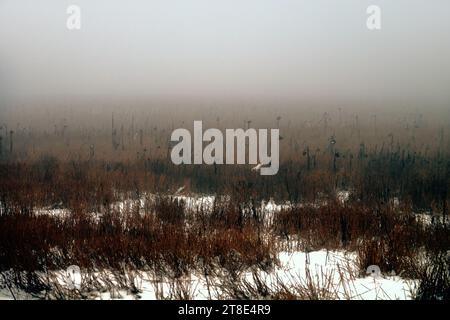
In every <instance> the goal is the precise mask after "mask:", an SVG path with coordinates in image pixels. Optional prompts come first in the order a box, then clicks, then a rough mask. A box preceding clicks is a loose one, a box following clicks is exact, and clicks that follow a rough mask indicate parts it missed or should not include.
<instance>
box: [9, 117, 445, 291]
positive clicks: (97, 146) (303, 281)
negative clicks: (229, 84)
mask: <svg viewBox="0 0 450 320" xmlns="http://www.w3.org/2000/svg"><path fill="white" fill-rule="evenodd" d="M214 112H215V110H212V109H211V110H209V109H208V112H207V119H209V120H208V121H209V122H208V124H209V125H211V127H216V128H226V127H232V128H236V127H242V128H248V127H262V128H264V127H276V128H280V134H281V136H282V137H281V138H280V139H281V141H280V171H279V173H278V174H277V175H275V176H260V175H259V174H257V173H255V172H253V171H252V170H251V168H252V166H251V165H230V166H227V165H211V166H207V165H180V166H176V165H173V164H172V163H171V161H170V158H169V152H170V148H171V144H170V142H169V139H170V132H171V131H172V130H173V129H174V128H178V127H186V128H188V129H189V128H191V126H192V121H191V119H190V118H189V119H184V118H180V116H176V115H173V116H171V115H165V116H164V117H163V118H161V119H160V118H156V117H155V114H150V115H149V116H148V117H147V116H142V115H138V114H136V116H134V115H130V114H126V115H124V114H119V113H118V112H116V113H114V112H113V113H108V115H107V116H105V114H102V115H93V116H92V117H91V118H90V119H89V120H86V119H85V120H79V119H77V117H76V115H73V114H72V113H71V112H70V110H69V111H68V112H67V114H66V115H65V116H59V115H58V116H56V115H55V116H52V113H51V112H47V113H45V112H43V114H42V119H44V120H45V121H44V120H42V119H41V122H39V120H35V121H36V123H27V122H26V121H24V120H23V119H26V114H25V113H23V114H22V116H23V119H14V120H15V122H13V121H9V124H6V123H5V124H3V125H2V127H1V130H0V136H1V137H0V138H1V140H0V159H1V161H0V274H1V277H0V292H1V296H2V297H4V298H9V299H21V298H38V299H70V298H75V299H87V298H100V299H101V298H105V299H109V298H131V299H134V298H151V299H194V298H195V299H197V298H198V299H396V298H397V299H449V298H450V271H449V267H450V232H449V231H450V230H449V228H450V223H449V217H448V211H449V204H450V193H449V187H450V124H449V122H448V119H435V118H429V117H427V116H426V115H422V114H419V113H414V114H407V115H396V116H391V115H384V118H383V115H368V114H365V115H359V116H358V115H357V114H353V113H349V112H347V113H344V112H342V111H341V109H337V110H336V111H335V112H333V113H331V112H330V113H327V112H325V113H322V112H320V113H318V114H316V115H310V116H308V118H302V117H301V116H297V117H294V116H289V115H285V114H283V113H282V112H280V114H274V115H273V116H271V120H267V119H268V118H269V116H266V115H267V114H265V115H264V116H263V117H262V118H261V119H264V120H258V119H252V117H251V113H252V112H251V109H250V111H247V112H242V113H241V114H237V115H236V114H233V115H228V116H219V115H218V114H215V113H214ZM16 113H19V112H16ZM196 116H198V117H200V116H199V115H195V113H193V115H192V116H191V117H192V119H195V117H196ZM96 117H99V118H100V117H101V119H102V120H101V121H98V122H97V121H96ZM105 118H107V120H105ZM68 119H70V120H68ZM386 119H388V120H386ZM205 123H206V122H205ZM322 260H323V261H322ZM371 265H376V266H378V267H379V268H380V270H381V274H379V275H376V276H373V275H368V274H366V271H367V268H368V267H369V266H371ZM69 266H78V268H79V270H80V271H79V273H78V274H76V275H75V277H78V278H79V279H77V286H75V287H74V286H68V285H67V283H68V282H70V283H72V282H73V281H74V280H73V279H72V280H70V281H67V275H66V271H65V270H66V269H67V268H68V267H69ZM70 276H71V275H69V277H70ZM72 276H73V275H72ZM393 287H394V288H393ZM399 291H400V293H399Z"/></svg>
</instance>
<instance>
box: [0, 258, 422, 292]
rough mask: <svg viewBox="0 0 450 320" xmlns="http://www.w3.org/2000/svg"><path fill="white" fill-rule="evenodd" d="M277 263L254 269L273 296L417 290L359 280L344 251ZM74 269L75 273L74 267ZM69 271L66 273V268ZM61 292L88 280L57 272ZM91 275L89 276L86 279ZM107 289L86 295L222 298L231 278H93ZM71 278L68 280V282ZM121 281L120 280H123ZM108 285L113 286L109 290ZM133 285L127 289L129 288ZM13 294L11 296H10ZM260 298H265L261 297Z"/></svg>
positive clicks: (389, 279) (383, 280)
mask: <svg viewBox="0 0 450 320" xmlns="http://www.w3.org/2000/svg"><path fill="white" fill-rule="evenodd" d="M278 258H279V260H280V265H279V266H277V267H276V268H275V269H274V270H272V271H270V272H267V273H266V272H264V271H261V270H258V271H256V272H257V275H258V277H259V278H260V279H262V280H263V281H264V282H265V284H266V285H267V286H268V288H271V289H272V290H273V291H274V292H275V291H276V290H279V289H280V288H281V285H282V287H284V288H289V290H290V291H291V292H293V293H295V292H297V291H296V290H298V292H300V291H301V290H302V288H303V289H304V288H311V287H314V288H315V290H316V291H317V292H319V297H321V298H324V299H352V300H355V299H356V300H375V299H377V300H378V299H380V300H386V299H402V300H403V299H411V298H412V296H411V294H412V292H413V291H414V288H415V287H416V286H417V282H416V281H414V280H405V279H402V278H401V277H397V276H382V275H380V276H372V275H363V276H359V275H358V271H357V268H356V266H355V264H354V262H355V259H356V256H355V255H354V254H352V253H346V252H342V251H326V250H321V251H314V252H309V253H305V252H292V253H289V252H280V253H279V256H278ZM75 270H76V269H75ZM69 271H70V270H69ZM57 275H58V281H59V282H60V285H61V286H62V288H64V289H67V290H69V292H70V290H72V289H80V290H81V291H83V288H84V287H85V286H86V283H87V281H89V276H87V275H84V274H83V271H82V270H81V274H79V273H76V274H75V275H73V274H71V275H67V272H66V271H60V272H58V273H57ZM90 276H91V277H92V275H90ZM94 276H95V277H96V278H97V279H98V282H100V283H102V284H103V285H104V287H105V290H98V291H92V290H90V291H89V292H86V293H85V295H86V297H89V298H90V299H133V300H134V299H145V300H154V299H157V298H159V299H161V298H172V299H174V298H177V297H178V295H177V292H183V293H184V294H185V295H187V296H189V297H191V298H192V299H199V300H204V299H226V298H229V297H228V296H227V292H226V284H227V283H229V282H227V281H229V279H226V278H224V277H226V275H224V277H218V276H217V275H214V276H210V277H208V278H205V276H204V275H197V274H191V275H189V276H188V277H184V278H181V279H179V280H170V279H162V278H157V277H154V276H153V275H152V274H151V273H147V272H142V271H141V272H139V271H136V272H132V271H130V273H129V274H128V275H127V277H128V278H127V281H129V282H130V283H133V284H134V286H135V288H136V289H137V290H133V291H134V292H131V291H132V290H130V289H124V288H122V289H121V288H120V287H121V286H120V285H117V282H118V280H117V278H115V276H114V275H113V274H112V273H110V272H108V271H103V272H98V273H96V274H94ZM68 277H70V279H71V280H68ZM240 277H241V279H242V283H245V284H246V285H247V286H254V287H255V288H256V283H255V278H254V274H252V272H250V271H248V272H243V273H242V274H241V275H240ZM122 280H123V279H122ZM111 283H115V284H116V285H117V286H116V285H115V286H113V287H115V288H113V289H111V288H112V287H111ZM130 287H131V286H130ZM13 294H14V296H13ZM13 294H12V293H11V291H10V290H9V289H8V288H2V289H1V290H0V299H13V298H14V297H15V298H20V299H37V298H39V295H37V296H36V295H34V296H31V295H29V294H26V293H24V292H21V291H20V290H17V289H13ZM258 298H266V297H264V296H260V297H258Z"/></svg>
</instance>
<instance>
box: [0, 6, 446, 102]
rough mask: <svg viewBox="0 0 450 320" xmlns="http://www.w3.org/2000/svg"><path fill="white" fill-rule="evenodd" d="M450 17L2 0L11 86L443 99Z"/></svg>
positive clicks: (439, 9)
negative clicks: (73, 7) (378, 26)
mask: <svg viewBox="0 0 450 320" xmlns="http://www.w3.org/2000/svg"><path fill="white" fill-rule="evenodd" d="M69 4H77V5H79V6H80V7H81V10H82V16H81V18H82V20H81V21H82V28H81V30H80V31H68V30H67V29H66V19H67V14H66V8H67V6H68V5H69ZM370 4H376V5H379V6H380V7H381V9H382V30H380V31H375V32H374V31H369V30H367V28H366V18H367V14H366V8H367V7H368V5H370ZM449 16H450V1H448V0H432V1H430V0H391V1H387V0H386V1H376V0H372V1H366V0H340V1H337V0H335V1H332V0H220V1H219V0H159V1H154V0H145V1H138V0H135V1H115V0H71V1H62V0H40V1H33V0H0V82H1V87H2V89H1V91H0V92H1V94H3V95H4V94H9V95H11V96H25V95H33V94H40V95H65V94H67V95H85V94H102V95H105V94H106V95H108V94H111V95H123V96H133V95H168V96H170V95H192V96H218V97H234V96H244V97H253V96H254V97H278V98H308V99H318V100H320V99H342V98H343V99H346V98H351V99H362V100H369V101H370V100H371V99H402V100H407V101H418V100H420V101H430V102H431V103H433V102H437V103H443V102H448V101H450V90H449V84H450V18H449Z"/></svg>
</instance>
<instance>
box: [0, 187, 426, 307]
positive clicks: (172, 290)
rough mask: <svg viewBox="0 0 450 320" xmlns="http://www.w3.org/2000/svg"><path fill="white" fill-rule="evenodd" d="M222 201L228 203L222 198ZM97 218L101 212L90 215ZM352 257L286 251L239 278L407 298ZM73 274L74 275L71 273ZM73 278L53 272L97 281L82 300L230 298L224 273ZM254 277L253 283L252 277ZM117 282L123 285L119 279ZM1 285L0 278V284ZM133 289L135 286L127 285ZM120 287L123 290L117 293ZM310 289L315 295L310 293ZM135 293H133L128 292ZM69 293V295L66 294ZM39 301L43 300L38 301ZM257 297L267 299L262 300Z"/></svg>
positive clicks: (203, 203) (298, 288)
mask: <svg viewBox="0 0 450 320" xmlns="http://www.w3.org/2000/svg"><path fill="white" fill-rule="evenodd" d="M336 196H337V199H338V200H339V201H342V202H345V201H347V200H348V198H349V192H348V191H342V192H339V193H338V194H337V195H336ZM156 198H157V195H154V194H146V195H144V196H143V197H141V198H140V199H139V200H129V199H124V200H123V201H119V202H116V203H113V204H112V205H111V208H110V209H113V210H117V211H118V212H123V211H124V210H126V209H129V210H133V211H134V210H136V209H137V210H138V211H140V212H144V211H145V209H146V208H148V207H149V206H150V205H152V204H153V203H154V202H155V200H156ZM173 198H174V199H177V200H180V201H181V200H182V201H183V202H184V203H185V208H186V209H187V210H188V211H193V212H195V211H197V210H200V209H201V210H202V211H204V212H210V211H211V210H212V208H213V206H214V201H215V197H214V196H209V195H206V196H186V195H180V194H175V195H174V196H173ZM224 201H227V199H226V198H224ZM290 206H291V204H290V203H289V202H285V203H281V204H277V203H275V202H274V201H273V200H270V201H267V202H262V203H261V206H260V208H259V209H260V212H261V213H262V214H263V216H264V217H265V219H268V220H269V221H270V220H272V219H271V218H272V217H273V215H274V214H276V212H279V211H281V210H282V209H283V208H289V207H290ZM35 213H36V214H49V215H54V216H64V215H66V214H69V213H70V212H69V211H68V210H67V209H61V208H56V209H55V208H36V209H35ZM93 214H94V215H98V214H100V213H93ZM356 258H357V257H356V255H355V254H354V253H351V252H344V251H327V250H320V251H313V252H309V253H307V252H299V251H293V252H286V251H282V252H279V254H278V260H279V264H278V265H277V266H276V267H275V268H274V269H272V270H271V271H269V272H264V271H262V270H256V271H253V273H252V272H251V271H245V272H243V273H242V274H240V275H239V277H240V281H241V282H242V283H243V284H245V286H247V287H250V288H255V287H256V286H257V283H256V282H257V280H258V279H263V281H264V283H265V284H266V286H267V287H268V288H269V290H271V291H272V292H276V291H277V290H281V289H282V288H285V289H286V288H287V289H288V290H289V291H290V292H293V293H297V294H298V295H299V296H301V295H302V290H303V289H304V288H310V289H311V288H314V290H315V291H316V294H317V295H318V297H319V298H324V299H363V300H366V299H370V300H373V299H411V298H412V293H413V292H414V289H415V288H416V287H417V285H418V283H417V281H414V280H406V279H402V278H401V277H398V276H386V275H379V276H373V275H361V274H359V270H358V268H357V266H356ZM72 271H74V270H72ZM74 272H75V274H72V275H71V277H72V278H71V279H72V280H71V281H68V279H69V278H67V276H68V275H67V274H66V273H67V272H66V271H65V270H64V271H58V272H55V274H56V277H57V279H58V282H59V283H60V285H61V287H62V288H63V289H64V288H65V290H68V289H70V288H71V287H70V286H72V287H73V285H74V283H76V285H78V286H79V288H80V291H77V292H83V288H85V287H86V283H85V282H86V281H87V280H88V278H89V277H91V278H92V276H95V278H96V279H97V282H98V283H99V286H100V287H104V288H103V290H101V289H97V290H94V291H92V290H90V292H88V293H83V295H84V297H87V298H90V299H161V298H172V299H174V298H177V297H179V295H180V294H181V293H182V294H183V295H184V296H188V297H191V298H193V299H226V298H230V296H229V292H227V285H229V284H230V283H229V281H228V282H227V278H226V277H227V275H226V274H220V275H219V274H215V275H210V276H208V277H205V276H204V275H202V274H200V275H199V274H195V273H192V274H190V275H189V276H188V277H184V278H182V279H178V280H173V279H164V278H160V277H157V276H155V275H154V274H152V273H150V272H144V271H131V270H130V271H129V272H128V274H127V275H126V277H128V279H125V282H128V284H130V285H129V286H128V288H130V287H133V286H134V289H133V290H130V289H127V288H125V287H126V286H123V285H120V284H119V283H118V281H117V279H116V278H115V275H114V274H113V273H111V272H109V271H108V270H103V271H98V272H97V273H95V274H90V275H87V274H83V270H81V274H78V271H77V270H76V269H75V271H74ZM255 273H256V276H257V277H256V278H255ZM120 281H122V282H123V279H121V280H120ZM1 283H2V281H1V277H0V284H1ZM131 284H133V285H131ZM121 288H123V289H121ZM314 290H313V291H314ZM132 291H133V292H132ZM69 292H70V290H69ZM14 298H19V299H34V298H40V297H39V295H34V296H31V295H29V294H27V293H25V292H23V291H20V290H17V289H12V291H11V290H10V289H9V288H7V287H3V288H0V299H14ZM41 298H42V297H41ZM258 298H267V297H264V296H260V297H258Z"/></svg>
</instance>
